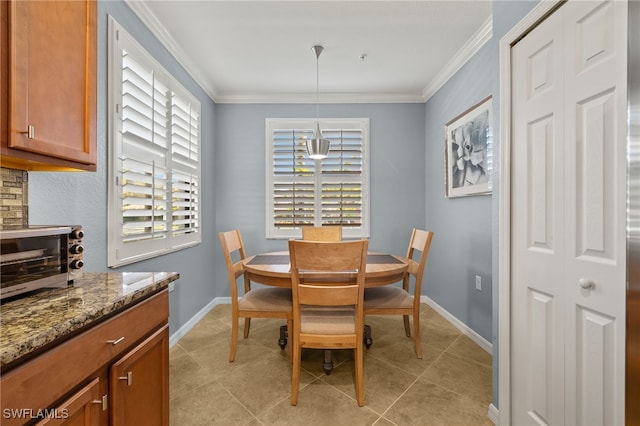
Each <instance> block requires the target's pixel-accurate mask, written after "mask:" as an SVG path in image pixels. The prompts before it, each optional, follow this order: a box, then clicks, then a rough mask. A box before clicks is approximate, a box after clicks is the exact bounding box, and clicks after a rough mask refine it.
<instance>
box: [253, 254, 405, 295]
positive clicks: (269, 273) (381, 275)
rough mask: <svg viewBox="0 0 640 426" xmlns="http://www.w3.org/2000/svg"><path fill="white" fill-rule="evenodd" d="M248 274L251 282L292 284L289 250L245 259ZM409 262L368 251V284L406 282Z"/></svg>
mask: <svg viewBox="0 0 640 426" xmlns="http://www.w3.org/2000/svg"><path fill="white" fill-rule="evenodd" d="M242 267H243V268H244V273H245V275H246V276H247V278H249V279H250V280H251V281H253V282H256V283H260V284H265V285H271V286H277V287H291V265H290V263H289V252H288V251H275V252H270V253H264V254H257V255H255V256H251V257H247V258H246V259H244V260H243V261H242ZM407 267H408V264H407V262H406V261H405V260H404V259H403V258H402V257H398V256H394V255H392V254H384V253H369V254H367V269H366V271H365V287H376V286H381V285H388V284H393V283H397V282H399V281H402V279H403V277H404V273H405V271H406V270H407Z"/></svg>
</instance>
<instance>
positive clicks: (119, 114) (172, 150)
mask: <svg viewBox="0 0 640 426" xmlns="http://www.w3.org/2000/svg"><path fill="white" fill-rule="evenodd" d="M109 48H110V50H109V88H110V93H109V141H110V143H109V149H110V153H109V154H110V155H109V174H110V176H111V177H112V178H111V179H109V235H108V253H109V254H108V257H109V258H108V264H109V266H120V265H124V264H127V263H132V262H135V261H139V260H142V259H147V258H150V257H153V256H157V255H160V254H164V253H168V252H171V251H174V250H178V249H180V248H184V247H188V246H190V245H193V244H197V243H199V242H200V239H201V236H200V232H199V228H200V223H199V221H200V217H199V215H200V212H199V211H200V199H199V197H200V151H199V146H200V103H199V102H198V101H197V100H196V99H195V98H194V97H193V95H191V94H190V93H189V92H188V91H187V90H186V89H184V87H182V85H180V83H179V82H178V81H177V80H176V79H175V78H174V77H172V76H171V75H170V74H169V73H167V72H166V70H165V69H164V68H163V67H162V66H161V65H159V64H158V63H157V61H155V59H153V57H151V56H150V55H149V54H148V53H147V52H146V51H145V50H144V49H143V48H142V47H141V46H140V45H139V44H138V43H137V42H136V41H135V40H134V39H133V38H132V37H131V36H130V35H129V34H128V33H126V31H124V30H123V29H122V27H120V26H119V25H118V24H117V23H116V22H115V21H114V20H113V18H111V17H110V18H109Z"/></svg>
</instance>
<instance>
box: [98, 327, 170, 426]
mask: <svg viewBox="0 0 640 426" xmlns="http://www.w3.org/2000/svg"><path fill="white" fill-rule="evenodd" d="M110 383H111V387H110V388H111V402H110V403H111V405H110V407H111V424H112V425H114V426H116V425H117V426H122V425H134V426H135V425H143V424H147V425H158V426H163V425H168V424H169V326H168V325H165V326H163V327H162V328H160V329H159V330H158V331H156V332H155V333H154V334H152V335H151V336H150V337H149V338H147V339H146V340H145V341H143V342H142V343H140V344H139V345H138V346H136V347H135V348H133V349H132V350H131V351H130V352H128V353H127V354H126V355H125V356H124V357H122V358H121V359H120V360H119V361H118V362H116V363H114V364H113V365H112V366H111V372H110Z"/></svg>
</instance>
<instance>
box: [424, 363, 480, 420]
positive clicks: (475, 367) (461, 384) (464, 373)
mask: <svg viewBox="0 0 640 426" xmlns="http://www.w3.org/2000/svg"><path fill="white" fill-rule="evenodd" d="M420 380H426V381H430V382H432V383H435V384H437V385H439V386H442V387H443V388H445V389H448V390H451V391H453V392H456V393H458V394H460V395H464V396H467V397H469V398H471V399H473V400H474V401H476V402H479V403H481V404H484V405H485V406H487V407H488V406H489V403H491V367H488V366H485V365H482V364H478V363H477V362H475V361H471V360H467V359H464V358H460V357H458V356H456V355H452V354H449V353H447V352H445V353H443V354H442V356H441V357H440V358H438V360H437V361H436V362H434V363H433V364H432V365H431V366H430V367H429V368H428V369H427V371H425V373H424V374H423V375H422V376H420Z"/></svg>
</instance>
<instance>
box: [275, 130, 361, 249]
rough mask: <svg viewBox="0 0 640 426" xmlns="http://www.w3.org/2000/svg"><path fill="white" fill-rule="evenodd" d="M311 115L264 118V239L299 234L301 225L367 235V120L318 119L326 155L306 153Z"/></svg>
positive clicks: (348, 236)
mask: <svg viewBox="0 0 640 426" xmlns="http://www.w3.org/2000/svg"><path fill="white" fill-rule="evenodd" d="M315 123H316V120H315V119H267V120H266V146H267V155H266V159H267V167H266V170H267V176H266V183H267V188H266V194H267V197H266V198H267V208H266V211H267V225H266V228H267V238H299V237H300V234H301V231H300V228H301V227H302V226H305V225H312V226H323V225H342V227H343V231H342V234H343V237H345V238H367V237H368V236H369V173H368V170H369V158H368V150H369V149H368V148H369V119H366V118H358V119H320V129H321V130H322V134H323V136H324V137H325V138H326V139H329V140H330V141H331V147H330V149H329V156H328V157H327V158H325V159H323V160H313V159H311V158H309V157H308V155H307V151H306V140H307V139H310V138H312V137H313V131H314V128H315Z"/></svg>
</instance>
